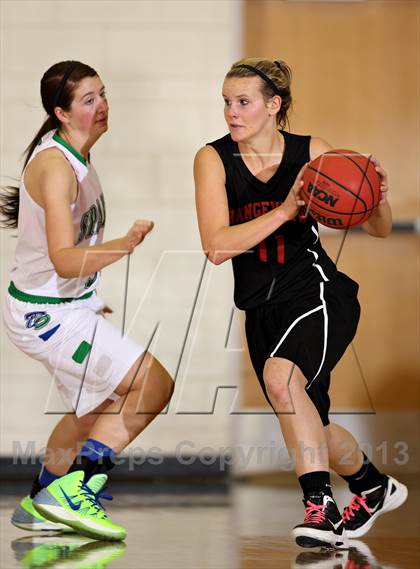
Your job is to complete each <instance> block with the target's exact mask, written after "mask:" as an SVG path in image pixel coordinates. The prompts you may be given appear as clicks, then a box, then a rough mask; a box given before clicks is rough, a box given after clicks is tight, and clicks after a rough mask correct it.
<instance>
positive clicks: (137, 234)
mask: <svg viewBox="0 0 420 569" xmlns="http://www.w3.org/2000/svg"><path fill="white" fill-rule="evenodd" d="M153 227H154V223H153V221H147V220H145V219H137V220H136V221H135V222H134V223H133V225H132V227H131V229H130V230H129V231H128V233H127V235H126V236H125V242H126V246H127V249H128V251H129V253H132V252H133V251H134V249H135V248H136V247H137V245H140V243H141V242H142V241H143V239H144V238H145V237H146V235H147V234H148V233H150V231H152V229H153Z"/></svg>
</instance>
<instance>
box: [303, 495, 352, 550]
mask: <svg viewBox="0 0 420 569" xmlns="http://www.w3.org/2000/svg"><path fill="white" fill-rule="evenodd" d="M303 504H304V506H305V509H306V515H305V518H304V520H303V524H300V525H298V526H295V527H294V528H293V530H292V536H293V537H294V538H295V541H296V543H297V544H298V545H300V546H301V547H335V548H343V549H346V548H347V547H348V541H347V536H346V531H345V529H344V523H343V519H342V517H341V514H340V512H339V510H338V508H337V504H336V503H335V501H334V498H331V496H328V494H324V493H323V492H320V493H317V494H312V495H310V496H308V497H307V498H305V499H304V500H303Z"/></svg>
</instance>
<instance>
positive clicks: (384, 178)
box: [370, 156, 389, 205]
mask: <svg viewBox="0 0 420 569" xmlns="http://www.w3.org/2000/svg"><path fill="white" fill-rule="evenodd" d="M370 159H371V161H372V162H373V164H375V170H376V171H377V172H378V174H379V175H380V177H381V187H380V190H379V191H380V192H381V197H380V200H379V205H381V204H384V203H386V202H387V196H388V190H389V184H388V174H387V173H386V172H385V170H384V169H383V168H382V166H381V165H380V163H379V161H378V160H377V158H375V157H374V156H371V157H370Z"/></svg>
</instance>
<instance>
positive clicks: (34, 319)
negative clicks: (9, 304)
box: [24, 311, 51, 330]
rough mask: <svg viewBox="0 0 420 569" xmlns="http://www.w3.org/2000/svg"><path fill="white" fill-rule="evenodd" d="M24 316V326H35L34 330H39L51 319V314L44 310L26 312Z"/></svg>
mask: <svg viewBox="0 0 420 569" xmlns="http://www.w3.org/2000/svg"><path fill="white" fill-rule="evenodd" d="M24 318H25V320H26V327H27V328H35V330H40V329H41V328H43V327H44V326H46V325H47V324H48V322H49V321H50V320H51V316H50V315H49V314H47V313H46V312H44V311H37V312H27V313H26V314H25V316H24Z"/></svg>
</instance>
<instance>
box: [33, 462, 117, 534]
mask: <svg viewBox="0 0 420 569" xmlns="http://www.w3.org/2000/svg"><path fill="white" fill-rule="evenodd" d="M107 480H108V476H107V475H106V474H95V475H93V476H92V477H91V478H90V479H89V481H88V482H86V483H85V482H84V473H83V471H82V470H77V471H75V472H70V473H69V474H66V475H65V476H62V477H61V478H58V479H57V480H54V482H51V484H50V485H49V486H47V487H46V488H44V489H43V490H41V491H40V492H39V493H38V494H37V495H36V496H35V498H34V500H33V505H34V507H35V509H36V510H37V511H38V512H39V513H40V514H42V515H43V516H45V517H46V518H47V519H49V520H51V521H52V522H58V523H63V524H66V525H68V526H70V527H72V528H73V529H74V530H75V531H77V532H78V533H81V534H82V535H86V536H88V537H91V538H93V539H100V540H111V541H121V540H123V539H124V538H125V537H126V535H127V532H126V530H125V529H124V528H123V527H121V526H119V525H117V524H114V523H113V522H112V521H111V520H110V519H109V518H108V516H107V515H106V513H105V511H104V508H103V506H102V504H101V503H100V502H99V500H100V499H105V500H112V496H106V495H104V494H101V490H102V489H103V487H104V486H105V483H106V481H107Z"/></svg>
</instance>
